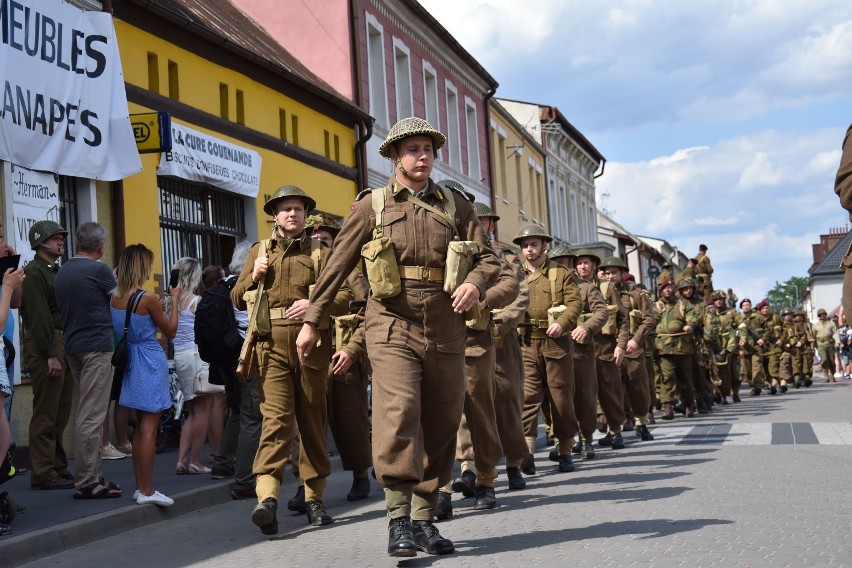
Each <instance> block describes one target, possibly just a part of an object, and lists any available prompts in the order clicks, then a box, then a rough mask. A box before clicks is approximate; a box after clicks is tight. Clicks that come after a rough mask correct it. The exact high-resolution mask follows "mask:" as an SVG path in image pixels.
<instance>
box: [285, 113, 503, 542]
mask: <svg viewBox="0 0 852 568" xmlns="http://www.w3.org/2000/svg"><path fill="white" fill-rule="evenodd" d="M445 141H446V138H445V137H444V135H443V134H441V133H440V132H438V131H437V130H435V129H434V128H433V127H432V126H431V125H430V124H429V123H428V122H426V121H425V120H423V119H421V118H414V117H411V118H404V119H402V120H400V121H399V122H398V123H396V124H395V125H394V126H393V127H392V128H391V129H390V131H389V132H388V135H387V138H386V139H385V141H384V142H383V143H382V145H381V146H380V147H379V153H380V154H381V155H382V156H384V157H386V158H388V159H389V160H390V161H391V164H393V168H394V174H393V175H392V176H391V178H390V180H389V182H388V185H387V186H385V187H384V188H378V189H373V190H369V191H365V192H362V193H361V194H360V195H359V196H358V199H357V200H356V201H355V203H354V205H353V206H352V213H351V215H350V216H349V218H348V219H347V221H346V224H345V225H344V226H343V229H342V230H341V231H340V234H339V235H338V237H337V241H336V243H335V247H336V248H335V253H334V255H333V256H332V257H331V261H330V262H329V264H328V266H327V267H326V270H325V271H324V272H323V274H322V276H321V277H320V279H319V281H318V282H317V284H316V287H315V289H314V293H313V295H312V297H311V299H312V304H311V306H310V307H309V309H308V312H307V314H306V315H305V317H304V321H305V324H304V325H303V326H302V330H301V332H300V333H299V337H298V339H297V346H296V348H297V351H298V354H299V358H300V360H306V359H310V358H311V357H312V354H313V351H314V350H315V349H317V348H318V347H317V346H316V343H317V339H318V333H317V326H318V324H319V323H320V322H321V321H322V318H323V314H324V312H325V311H326V310H327V309H328V307H329V306H330V305H331V303H332V302H333V299H334V296H335V293H336V291H337V289H338V288H339V287H340V286H341V285H342V284H343V283H344V281H345V279H346V277H347V276H348V275H349V274H350V272H351V271H352V269H353V268H355V266H356V265H357V264H358V261H359V259H360V257H361V256H362V255H363V256H364V258H365V261H367V273H368V276H369V279H370V286H371V288H372V291H373V294H372V296H370V299H369V300H367V311H366V338H367V349H368V352H369V354H370V363H371V365H372V368H373V464H374V466H375V471H376V475H377V478H378V480H379V481H380V482H381V483H382V485H384V486H385V504H386V506H387V510H388V517H389V518H390V521H389V523H388V549H387V550H388V554H389V555H390V556H394V557H411V556H415V555H416V554H417V550H418V549H420V550H422V551H425V552H427V553H429V554H448V553H451V552H453V551H454V550H455V547H454V546H453V543H452V541H450V540H449V539H446V538H443V537H442V536H441V535H440V533H439V532H438V529H437V528H436V527H435V525H434V524H433V519H434V511H435V506H436V504H437V500H438V488H439V487H441V486H442V485H445V484H446V483H447V482H448V481H449V480H450V478H451V476H452V469H453V458H454V454H455V446H456V433H457V431H458V426H459V423H460V420H461V415H462V408H463V403H464V392H465V387H466V385H465V379H464V350H465V341H466V338H467V333H466V330H465V316H464V314H465V312H467V311H468V310H470V309H472V308H474V306H476V305H477V304H478V303H479V302H481V301H482V300H484V299H485V293H486V291H487V290H488V288H489V287H490V286H492V285H493V284H494V282H495V281H496V279H497V275H498V273H499V271H500V266H499V263H498V261H497V259H496V257H495V256H494V254H493V252H492V251H491V249H490V248H489V247H488V246H487V244H486V243H485V240H484V238H483V234H482V230H481V229H480V226H479V222H478V221H477V219H476V216H475V215H474V213H473V209H472V207H471V205H470V203H469V202H468V201H467V199H466V198H465V197H464V196H461V195H459V194H457V193H456V192H454V191H447V190H446V189H441V188H439V187H438V186H437V185H436V184H435V183H434V182H432V180H431V179H430V175H431V173H432V166H433V164H434V160H435V152H436V151H437V150H438V149H439V148H440V147H441V146H443V145H444V142H445ZM453 243H456V244H454V245H453V247H452V249H451V244H453ZM365 245H366V246H365ZM448 250H453V251H454V252H453V259H451V260H453V262H452V263H449V262H448ZM463 254H469V257H468V258H469V259H470V266H471V269H470V271H469V272H468V273H467V275H466V276H465V275H464V274H463V273H461V272H459V271H457V270H455V269H454V270H452V271H451V272H449V269H450V268H456V267H457V266H460V265H461V264H462V263H461V261H460V258H459V257H460V256H461V255H463ZM448 272H449V273H448ZM445 288H451V290H449V291H445Z"/></svg>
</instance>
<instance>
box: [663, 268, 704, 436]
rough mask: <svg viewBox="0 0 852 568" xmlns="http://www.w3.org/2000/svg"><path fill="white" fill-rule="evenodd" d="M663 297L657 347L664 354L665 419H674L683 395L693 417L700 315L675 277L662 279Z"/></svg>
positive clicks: (683, 400)
mask: <svg viewBox="0 0 852 568" xmlns="http://www.w3.org/2000/svg"><path fill="white" fill-rule="evenodd" d="M659 287H660V300H659V301H658V302H657V311H658V312H659V313H660V320H659V323H657V339H656V345H655V347H656V349H657V352H658V353H659V355H660V372H661V377H660V400H661V401H662V404H663V414H662V416H660V418H662V419H663V420H672V419H673V418H674V402H675V400H676V398H677V397H678V396H679V397H680V401H681V403H682V404H683V408H684V414H685V416H686V417H687V418H689V417H691V416H693V413H692V410H691V409H692V405H693V403H694V402H695V391H694V390H693V386H692V385H693V380H692V369H693V357H694V355H695V344H694V341H693V333H694V332H695V328H696V325H697V324H698V318H697V316H696V314H695V310H694V309H693V307H692V304H690V303H689V302H688V301H687V300H685V299H684V298H680V297H678V295H677V292H676V287H675V283H674V280H672V279H671V278H670V277H666V278H662V277H661V278H660V281H659Z"/></svg>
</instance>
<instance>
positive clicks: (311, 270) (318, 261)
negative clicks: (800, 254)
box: [231, 185, 352, 535]
mask: <svg viewBox="0 0 852 568" xmlns="http://www.w3.org/2000/svg"><path fill="white" fill-rule="evenodd" d="M315 206H316V202H315V201H314V200H313V199H312V198H310V197H309V196H308V195H307V194H306V193H305V192H304V191H302V189H301V188H298V187H296V186H294V185H285V186H283V187H281V188H279V189H278V190H277V191H276V192H275V193H274V194H272V197H271V198H270V199H269V200H268V201H267V202H266V203H265V204H264V206H263V210H264V211H265V212H266V213H267V214H269V215H271V216H272V217H273V218H274V220H275V228H274V230H273V234H272V238H270V239H269V240H268V241H262V242H260V243H255V244H254V245H253V246H252V248H251V250H250V251H249V255H248V258H247V259H246V263H245V265H244V267H243V270H242V271H240V276H239V278H238V279H237V283H236V284H235V285H234V288H233V289H232V290H231V299H232V300H233V302H234V304H235V305H236V306H237V308H238V309H241V310H245V309H247V307H248V306H247V302H246V293H247V292H250V291H253V290H258V287H259V285H260V283H261V282H262V283H263V286H264V288H265V292H264V294H263V295H264V296H265V299H262V298H257V302H256V304H255V312H256V313H259V310H264V311H266V312H268V314H264V315H268V321H269V329H266V330H263V329H261V330H259V333H258V336H257V346H256V349H255V352H256V354H257V361H258V365H259V376H260V378H259V380H260V383H259V388H260V412H261V415H262V416H263V422H262V426H261V434H260V443H259V445H258V449H257V455H256V456H255V460H254V473H255V475H257V486H256V492H257V499H258V504H257V506H256V507H255V508H254V511H252V522H254V523H255V524H256V525H257V526H258V527H259V528H260V531H261V532H262V533H263V534H267V535H271V534H276V533H277V532H278V519H277V514H276V511H277V509H278V499H279V496H280V489H281V482H282V480H283V477H284V465H285V463H286V461H287V458H288V457H289V455H290V446H291V443H292V432H293V426H294V421H297V422H298V424H299V431H300V436H301V444H302V448H301V453H300V455H301V457H300V460H299V472H300V475H301V477H302V479H304V481H305V485H306V490H305V500H306V512H307V517H308V522H309V524H311V525H313V526H320V525H325V524H329V523H331V522H332V519H331V517H330V516H329V515H328V513H327V512H326V510H325V505H324V504H323V491H324V490H325V486H326V478H327V477H328V475H329V473H331V468H330V464H329V460H328V447H327V438H326V432H325V429H326V425H327V423H328V417H327V407H326V404H327V402H326V380H327V378H328V365H329V360H330V359H331V350H330V348H331V338H330V337H329V334H328V328H327V327H326V326H324V327H325V330H324V331H323V332H322V342H321V346H320V347H318V348H317V349H316V350H314V352H313V353H312V356H311V357H310V358H308V359H305V360H304V361H299V359H298V358H297V353H296V335H297V333H298V331H299V328H300V326H301V324H302V321H303V318H304V316H305V313H306V312H307V309H308V306H309V301H308V294H309V287H310V286H311V285H313V284H314V282H316V279H317V277H318V276H319V274H320V273H321V271H322V270H323V267H324V266H325V264H326V263H327V261H328V258H329V255H330V254H331V251H330V249H329V248H328V247H325V246H323V245H321V244H320V243H319V242H318V241H315V240H313V239H310V238H308V235H307V233H306V232H305V214H306V212H307V211H310V210H311V209H313V208H314V207H315ZM351 299H352V291H351V290H350V289H349V287H348V286H346V287H343V288H341V290H340V292H339V293H338V294H336V296H335V297H334V302H333V303H330V305H329V306H326V308H327V310H324V311H323V314H322V315H323V321H324V322H326V323H327V322H328V317H329V315H343V314H345V313H347V312H348V311H349V301H350V300H351ZM252 317H253V318H256V317H257V316H256V315H253V316H252Z"/></svg>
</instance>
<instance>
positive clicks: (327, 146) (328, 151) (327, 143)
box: [322, 130, 331, 158]
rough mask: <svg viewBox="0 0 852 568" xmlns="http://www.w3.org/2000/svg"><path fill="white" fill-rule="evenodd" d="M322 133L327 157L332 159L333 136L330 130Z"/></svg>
mask: <svg viewBox="0 0 852 568" xmlns="http://www.w3.org/2000/svg"><path fill="white" fill-rule="evenodd" d="M322 133H323V142H324V148H325V157H326V158H331V134H330V133H329V132H328V130H323V131H322Z"/></svg>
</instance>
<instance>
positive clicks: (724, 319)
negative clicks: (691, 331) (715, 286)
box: [713, 290, 740, 404]
mask: <svg viewBox="0 0 852 568" xmlns="http://www.w3.org/2000/svg"><path fill="white" fill-rule="evenodd" d="M726 300H727V297H726V295H725V292H724V291H722V290H716V291H715V292H714V293H713V303H714V304H715V305H716V313H717V314H718V316H719V329H718V337H719V342H718V347H719V349H718V351H717V356H716V367H717V368H718V370H719V379H720V381H721V384H720V385H719V389H720V392H721V394H722V404H727V400H728V397H729V396H730V397H731V400H732V401H733V402H740V373H739V370H738V368H737V353H738V351H739V346H738V345H737V341H736V331H737V325H736V323H737V312H736V310H732V309H729V308H728V303H727V301H726Z"/></svg>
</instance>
